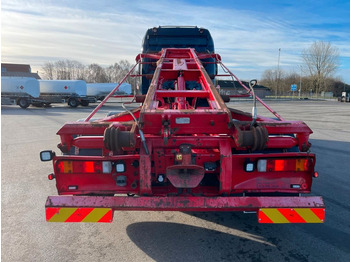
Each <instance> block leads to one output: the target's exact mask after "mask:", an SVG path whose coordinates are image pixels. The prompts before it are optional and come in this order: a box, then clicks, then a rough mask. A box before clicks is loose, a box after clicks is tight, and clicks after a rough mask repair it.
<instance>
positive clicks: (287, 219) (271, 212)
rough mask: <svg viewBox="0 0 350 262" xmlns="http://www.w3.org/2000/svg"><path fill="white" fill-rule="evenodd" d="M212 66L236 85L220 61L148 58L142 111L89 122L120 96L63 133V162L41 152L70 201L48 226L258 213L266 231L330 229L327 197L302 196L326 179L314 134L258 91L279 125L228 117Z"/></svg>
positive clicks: (54, 200) (237, 114)
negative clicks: (161, 215)
mask: <svg viewBox="0 0 350 262" xmlns="http://www.w3.org/2000/svg"><path fill="white" fill-rule="evenodd" d="M208 59H213V60H214V61H215V62H213V63H216V64H220V65H222V66H223V67H224V68H225V70H226V71H227V72H228V73H229V75H230V76H234V75H233V74H232V73H231V72H230V71H229V70H228V68H226V67H225V66H224V65H223V64H222V62H221V58H220V56H219V55H218V54H214V53H211V54H208V53H206V54H205V53H197V52H196V51H195V50H194V49H192V48H166V49H162V51H160V52H157V53H153V54H140V55H138V56H137V58H136V62H137V63H136V65H138V64H142V63H148V64H151V65H153V66H154V67H155V71H154V74H153V77H152V80H151V82H150V86H149V89H148V92H147V94H146V95H145V96H141V97H138V101H142V105H141V106H140V107H139V108H136V109H133V110H127V109H126V111H125V112H123V113H120V114H116V115H112V116H108V117H105V118H103V119H100V120H96V121H89V120H90V119H91V117H92V116H93V115H94V114H95V113H96V111H97V110H98V109H99V108H100V107H101V106H102V105H103V104H104V102H105V101H107V100H108V98H109V97H110V96H111V95H112V94H114V92H115V91H116V90H117V88H118V87H117V88H116V89H115V90H113V91H112V92H111V93H110V95H109V96H107V97H106V98H105V99H104V100H103V102H102V103H101V104H100V105H99V106H98V107H97V108H96V109H95V110H94V111H93V112H92V113H91V114H90V115H89V116H88V117H87V118H86V120H85V122H70V123H66V124H65V125H64V126H63V127H62V128H61V129H60V130H59V131H58V133H57V134H58V135H59V136H60V137H61V143H60V144H59V145H58V147H59V149H60V150H61V151H62V153H63V155H62V156H57V155H55V154H54V153H53V152H52V151H43V152H42V153H41V158H42V160H53V167H54V173H53V174H50V175H49V179H51V180H52V179H55V180H56V186H57V190H58V194H59V195H60V196H50V197H49V198H48V200H47V202H46V218H47V221H49V222H111V221H112V218H113V211H115V210H172V211H255V212H257V214H258V218H259V222H260V223H322V222H323V221H324V215H325V205H324V203H323V200H322V198H321V197H318V196H304V195H303V196H302V194H309V193H310V192H311V186H312V180H313V177H316V176H317V172H315V170H314V167H315V155H314V154H312V153H310V151H309V149H310V146H311V144H310V143H309V142H308V139H309V135H310V134H311V133H312V131H311V129H310V128H309V127H308V126H307V125H306V124H305V123H303V122H301V121H285V120H284V119H283V118H282V117H281V116H279V115H278V114H277V113H276V112H275V111H273V110H272V109H271V108H269V107H268V106H267V105H266V104H265V103H264V102H263V101H262V100H261V99H260V98H258V97H255V95H254V90H253V87H252V86H251V87H250V88H248V87H246V86H244V85H243V87H244V88H246V89H247V92H248V93H250V94H251V95H254V99H257V100H258V101H259V102H261V103H262V104H263V105H264V106H265V107H266V108H267V109H268V110H269V111H270V112H272V113H273V114H274V116H275V118H267V117H262V116H255V115H254V114H250V113H245V112H242V111H239V110H236V109H230V108H228V107H227V106H226V105H225V103H224V101H223V99H222V98H221V96H220V94H219V92H218V91H217V88H216V87H215V86H214V84H213V82H212V79H211V77H210V76H209V75H208V73H207V72H206V70H205V69H204V67H203V63H205V62H203V61H208ZM144 61H147V62H144ZM207 63H210V62H207ZM136 65H135V66H134V67H133V69H134V68H135V67H136ZM133 69H132V70H131V71H130V72H129V74H128V75H126V76H125V78H126V77H127V76H129V75H130V74H131V72H132V71H133ZM125 78H124V80H125ZM121 83H123V81H121ZM121 83H120V84H121Z"/></svg>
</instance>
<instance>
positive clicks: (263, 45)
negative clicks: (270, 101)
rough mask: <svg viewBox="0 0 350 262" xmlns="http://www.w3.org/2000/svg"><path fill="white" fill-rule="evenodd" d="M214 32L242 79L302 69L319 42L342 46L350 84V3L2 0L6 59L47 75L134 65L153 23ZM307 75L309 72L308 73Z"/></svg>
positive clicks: (343, 74)
mask: <svg viewBox="0 0 350 262" xmlns="http://www.w3.org/2000/svg"><path fill="white" fill-rule="evenodd" d="M159 25H173V26H174V25H176V26H181V25H186V26H188V25H191V26H198V27H204V28H207V29H209V31H210V32H211V35H212V37H213V39H214V44H215V51H216V53H218V54H220V55H221V57H222V61H223V63H224V64H225V65H226V66H228V67H229V69H230V70H231V71H232V72H233V73H234V74H235V75H237V76H238V78H240V79H242V80H249V79H253V78H255V79H261V76H262V73H263V72H264V71H265V70H267V69H276V68H277V64H278V56H279V49H281V51H280V64H279V65H280V68H281V69H282V70H284V71H286V72H296V73H300V66H302V67H301V68H305V65H304V66H303V61H302V59H301V53H302V51H303V50H305V49H307V48H308V47H310V46H311V44H312V43H313V42H315V41H325V42H330V43H331V44H332V46H334V47H336V48H337V49H338V50H339V54H340V65H339V69H338V71H337V72H336V75H335V76H336V77H340V78H341V80H343V81H345V82H346V83H347V84H350V1H337V0H325V1H320V0H317V1H313V0H312V1H311V0H303V1H284V0H279V1H274V0H273V1H263V0H261V1H259V0H245V1H239V0H236V1H229V0H226V1H213V0H212V1H208V0H181V1H176V0H173V1H161V0H147V1H145V0H131V1H125V0H123V1H122V0H114V1H112V0H109V1H107V0H99V1H88V0H74V1H73V0H60V1H57V0H56V1H51V0H30V1H25V0H2V1H1V62H3V63H22V64H30V65H31V67H32V71H33V72H36V71H39V74H40V72H41V68H42V66H43V65H44V64H45V63H46V62H55V61H57V60H62V59H71V60H77V61H79V62H81V63H83V64H86V65H88V64H91V63H98V64H100V65H101V66H109V65H111V64H114V63H115V62H118V61H120V60H122V59H127V60H129V61H130V62H131V63H134V61H135V57H136V55H137V54H138V53H140V51H141V44H142V38H143V37H144V34H145V32H146V30H147V29H148V28H152V27H154V26H159ZM302 74H306V72H302Z"/></svg>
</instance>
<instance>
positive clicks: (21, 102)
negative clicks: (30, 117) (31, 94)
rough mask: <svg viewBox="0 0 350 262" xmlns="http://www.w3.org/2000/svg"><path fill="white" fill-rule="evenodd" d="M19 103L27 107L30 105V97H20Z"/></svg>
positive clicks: (24, 107) (22, 106)
mask: <svg viewBox="0 0 350 262" xmlns="http://www.w3.org/2000/svg"><path fill="white" fill-rule="evenodd" d="M17 104H18V105H19V106H20V107H21V108H23V109H26V108H27V107H28V106H29V105H30V103H29V101H28V99H27V98H25V97H22V98H20V99H18V101H17Z"/></svg>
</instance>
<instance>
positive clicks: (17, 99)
mask: <svg viewBox="0 0 350 262" xmlns="http://www.w3.org/2000/svg"><path fill="white" fill-rule="evenodd" d="M39 96H40V88H39V82H38V80H37V79H35V78H31V77H10V76H2V77H1V104H5V105H6V104H7V105H9V104H17V105H19V106H20V107H22V108H27V107H28V106H29V105H30V104H32V103H33V101H35V98H38V97H39Z"/></svg>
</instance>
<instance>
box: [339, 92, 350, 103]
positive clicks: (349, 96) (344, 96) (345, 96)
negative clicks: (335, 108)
mask: <svg viewBox="0 0 350 262" xmlns="http://www.w3.org/2000/svg"><path fill="white" fill-rule="evenodd" d="M338 101H340V102H350V92H342V93H341V97H338Z"/></svg>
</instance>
